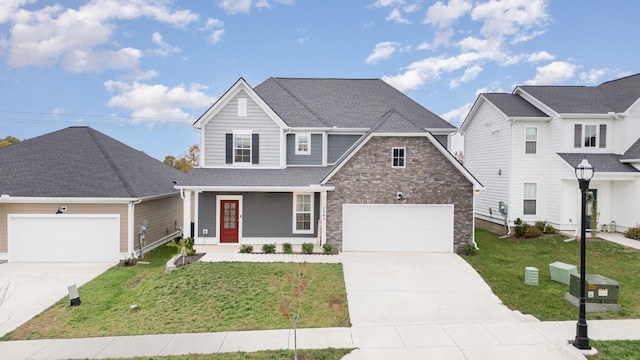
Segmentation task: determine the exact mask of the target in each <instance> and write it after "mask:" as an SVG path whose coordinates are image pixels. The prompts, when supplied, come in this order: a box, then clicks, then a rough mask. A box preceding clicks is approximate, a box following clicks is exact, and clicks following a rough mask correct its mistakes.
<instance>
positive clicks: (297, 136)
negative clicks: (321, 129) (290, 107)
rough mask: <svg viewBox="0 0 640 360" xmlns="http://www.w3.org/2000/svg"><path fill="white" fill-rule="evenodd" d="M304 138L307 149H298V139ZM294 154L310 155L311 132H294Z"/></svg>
mask: <svg viewBox="0 0 640 360" xmlns="http://www.w3.org/2000/svg"><path fill="white" fill-rule="evenodd" d="M304 138H306V139H307V150H306V151H302V150H300V142H299V141H300V140H302V139H304ZM293 146H294V147H295V149H294V150H295V154H296V155H311V133H295V134H294V145H293Z"/></svg>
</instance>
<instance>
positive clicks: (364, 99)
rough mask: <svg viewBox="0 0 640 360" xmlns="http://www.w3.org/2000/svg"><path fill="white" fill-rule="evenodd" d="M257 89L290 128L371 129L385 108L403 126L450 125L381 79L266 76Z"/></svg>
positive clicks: (436, 126)
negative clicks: (406, 121)
mask: <svg viewBox="0 0 640 360" xmlns="http://www.w3.org/2000/svg"><path fill="white" fill-rule="evenodd" d="M254 90H255V91H256V93H257V94H258V95H259V96H260V97H261V98H262V99H263V100H264V101H265V102H266V103H267V104H269V106H270V107H271V108H272V109H273V110H274V111H275V112H276V113H277V114H278V116H280V118H281V119H282V120H283V121H284V122H286V123H287V124H288V125H289V126H292V127H333V126H337V127H341V128H368V129H373V128H374V127H375V126H376V125H377V124H378V123H379V122H380V121H381V120H382V119H383V117H384V116H385V114H387V113H388V112H389V111H391V110H394V111H396V112H398V114H400V115H401V116H402V117H403V118H404V119H406V120H408V121H409V124H411V126H408V128H407V129H406V130H405V131H416V127H417V128H419V129H421V131H424V129H452V130H455V127H454V126H453V125H451V124H450V123H448V122H447V121H445V120H444V119H442V118H440V117H439V116H438V115H436V114H434V113H432V112H431V111H429V110H427V109H426V108H424V107H423V106H421V105H420V104H418V103H416V102H415V101H413V100H412V99H411V98H409V97H408V96H406V95H404V94H403V93H401V92H400V91H398V90H396V89H395V88H393V87H392V86H390V85H389V84H387V83H385V82H384V81H382V80H380V79H305V78H269V79H267V80H265V81H264V82H263V83H261V84H260V85H258V86H256V87H255V88H254Z"/></svg>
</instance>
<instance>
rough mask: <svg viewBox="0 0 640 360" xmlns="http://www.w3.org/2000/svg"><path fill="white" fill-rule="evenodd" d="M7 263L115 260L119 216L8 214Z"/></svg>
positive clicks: (117, 252) (117, 244)
mask: <svg viewBox="0 0 640 360" xmlns="http://www.w3.org/2000/svg"><path fill="white" fill-rule="evenodd" d="M8 220H9V222H8V225H9V232H8V233H9V261H11V262H117V261H118V258H119V252H120V251H119V242H120V217H119V215H68V214H64V215H63V214H58V215H48V214H46V215H45V214H37V215H25V214H15V215H11V214H10V215H9V217H8Z"/></svg>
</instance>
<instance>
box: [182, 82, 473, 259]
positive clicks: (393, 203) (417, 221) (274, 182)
mask: <svg viewBox="0 0 640 360" xmlns="http://www.w3.org/2000/svg"><path fill="white" fill-rule="evenodd" d="M194 126H195V128H196V129H198V130H199V131H200V134H201V145H200V149H201V155H200V166H199V168H195V169H193V170H192V171H191V172H190V174H189V176H188V178H187V179H186V180H183V181H181V182H180V183H179V184H177V186H176V188H178V189H180V190H181V192H182V196H183V199H184V202H185V203H184V209H185V213H184V221H186V222H185V223H186V224H189V223H191V224H192V233H193V236H194V237H195V241H196V243H197V244H223V243H244V244H265V243H279V244H281V243H286V242H288V243H291V244H301V243H305V242H311V243H314V244H318V245H320V244H324V243H326V242H328V243H331V244H333V245H334V248H335V249H336V250H341V251H345V250H346V251H349V250H351V251H356V250H360V251H382V250H390V251H442V252H452V251H454V250H458V249H459V248H461V247H463V246H464V244H467V243H471V242H472V241H473V226H474V224H473V196H474V191H475V190H479V189H480V188H481V185H480V183H479V182H478V181H477V180H476V179H475V178H474V177H473V176H472V175H471V173H469V172H468V171H467V170H466V169H465V168H464V167H463V166H462V165H461V164H460V163H459V162H457V161H456V160H455V158H454V157H453V156H452V155H451V153H449V151H448V150H447V144H448V142H449V136H450V134H451V133H453V132H454V131H455V130H456V128H455V127H454V126H452V125H451V124H449V123H448V122H446V121H445V120H443V119H442V118H440V117H438V116H437V115H435V114H433V113H432V112H430V111H429V110H427V109H425V108H424V107H422V106H421V105H419V104H417V103H416V102H415V101H413V100H411V99H410V98H409V97H407V96H405V95H404V94H402V93H401V92H399V91H397V90H396V89H394V88H393V87H391V86H389V85H388V84H386V83H385V82H383V81H382V80H379V79H301V78H269V79H267V80H266V81H264V82H263V83H261V84H260V85H258V86H256V87H255V88H252V87H251V86H249V85H248V84H247V83H246V82H245V80H244V79H239V80H238V81H237V82H236V83H235V84H234V85H233V86H232V87H231V88H230V89H229V90H228V91H227V92H226V93H225V94H224V95H223V96H221V97H220V98H219V99H218V100H217V101H216V102H215V103H214V104H213V105H212V106H211V108H209V109H208V110H207V111H206V112H205V113H204V114H203V115H202V116H201V117H200V118H199V119H198V120H197V121H196V122H195V123H194Z"/></svg>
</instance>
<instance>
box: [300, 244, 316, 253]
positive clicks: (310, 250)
mask: <svg viewBox="0 0 640 360" xmlns="http://www.w3.org/2000/svg"><path fill="white" fill-rule="evenodd" d="M302 253H303V254H313V244H312V243H304V244H302Z"/></svg>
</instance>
